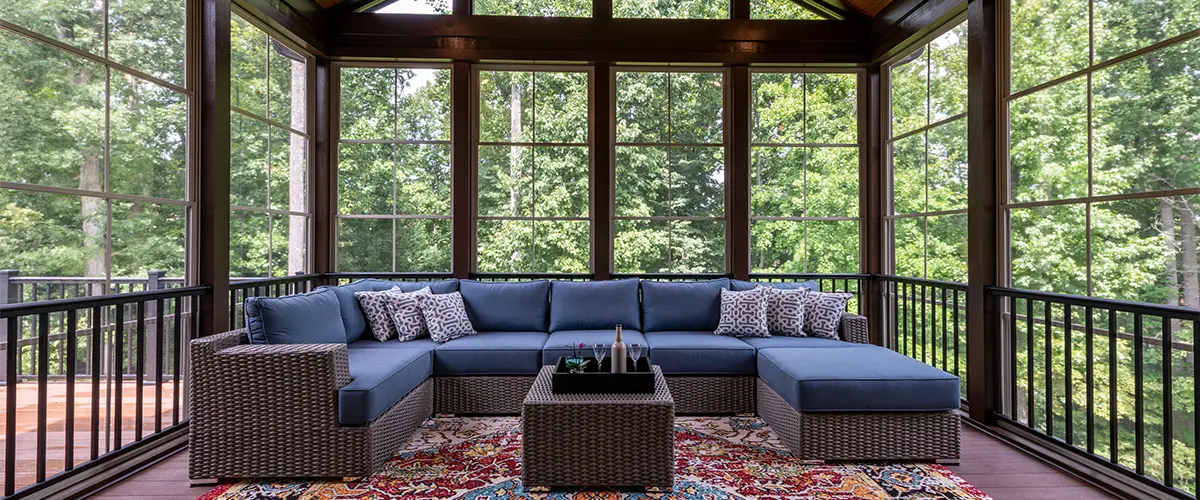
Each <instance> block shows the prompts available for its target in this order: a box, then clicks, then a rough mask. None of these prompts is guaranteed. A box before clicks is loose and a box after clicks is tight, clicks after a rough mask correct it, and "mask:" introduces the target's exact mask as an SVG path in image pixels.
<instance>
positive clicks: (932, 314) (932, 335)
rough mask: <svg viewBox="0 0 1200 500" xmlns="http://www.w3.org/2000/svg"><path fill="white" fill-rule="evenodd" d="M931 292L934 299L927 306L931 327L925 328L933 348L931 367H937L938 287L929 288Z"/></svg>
mask: <svg viewBox="0 0 1200 500" xmlns="http://www.w3.org/2000/svg"><path fill="white" fill-rule="evenodd" d="M929 291H930V292H931V295H932V297H930V298H929V304H927V305H926V307H928V308H929V320H930V323H929V325H926V327H925V328H926V329H927V330H929V343H930V347H931V349H930V351H931V352H930V358H931V361H930V362H929V366H937V364H938V343H937V339H938V335H937V332H938V324H937V300H938V289H937V287H929Z"/></svg>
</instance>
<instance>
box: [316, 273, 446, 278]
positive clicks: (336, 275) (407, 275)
mask: <svg viewBox="0 0 1200 500" xmlns="http://www.w3.org/2000/svg"><path fill="white" fill-rule="evenodd" d="M325 277H327V278H334V279H337V278H345V279H360V278H379V279H387V278H409V279H425V278H429V279H449V278H453V277H454V275H453V274H451V273H385V272H337V273H325Z"/></svg>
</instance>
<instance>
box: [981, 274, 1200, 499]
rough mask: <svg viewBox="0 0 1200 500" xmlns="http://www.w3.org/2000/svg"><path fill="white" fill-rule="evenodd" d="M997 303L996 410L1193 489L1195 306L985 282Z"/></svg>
mask: <svg viewBox="0 0 1200 500" xmlns="http://www.w3.org/2000/svg"><path fill="white" fill-rule="evenodd" d="M988 294H989V296H991V297H993V298H995V300H996V301H997V302H996V307H997V308H998V309H997V310H998V311H1001V323H1002V324H1001V325H1000V326H1001V330H1000V331H1001V332H1002V338H1003V344H1004V345H1002V346H997V348H998V352H999V353H1001V360H1002V363H1001V365H1002V366H1004V369H1003V372H1004V376H1003V377H1001V380H1003V382H1004V384H1003V385H1004V387H1003V392H1002V393H1003V394H1004V398H1003V399H1004V405H1003V408H1002V409H1001V411H999V412H997V414H996V416H997V417H998V418H999V419H1001V420H1002V421H1003V422H1004V423H1006V424H1008V425H1011V426H1014V427H1017V428H1019V429H1023V430H1025V431H1028V432H1030V433H1032V434H1034V435H1035V436H1038V437H1041V438H1043V439H1044V441H1046V442H1048V443H1052V444H1054V445H1057V446H1059V447H1060V448H1062V449H1065V450H1068V451H1069V452H1073V453H1077V454H1079V455H1081V456H1084V457H1087V458H1088V459H1091V460H1093V461H1095V462H1098V463H1101V464H1103V465H1106V466H1109V467H1110V468H1111V469H1113V470H1116V471H1118V472H1121V473H1124V474H1127V475H1129V476H1131V477H1135V478H1139V479H1142V480H1144V481H1146V482H1148V483H1150V484H1153V485H1156V486H1158V487H1160V488H1161V489H1162V490H1164V491H1166V492H1169V493H1172V494H1175V495H1179V496H1193V497H1194V496H1195V494H1196V478H1197V476H1198V475H1200V460H1198V459H1200V456H1197V446H1196V433H1197V430H1198V429H1200V413H1198V412H1197V411H1196V406H1195V404H1196V402H1197V401H1198V400H1200V398H1198V397H1197V394H1198V392H1197V391H1198V390H1200V386H1197V384H1196V381H1197V380H1200V376H1198V375H1200V364H1197V360H1196V352H1195V334H1196V331H1197V323H1198V322H1200V311H1197V310H1196V309H1189V308H1184V307H1175V306H1165V305H1154V304H1146V303H1137V302H1127V301H1120V300H1106V299H1096V298H1089V297H1079V296H1073V295H1062V294H1056V293H1046V292H1035V291H1029V290H1018V289H1013V288H989V289H988Z"/></svg>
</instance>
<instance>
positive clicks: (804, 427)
mask: <svg viewBox="0 0 1200 500" xmlns="http://www.w3.org/2000/svg"><path fill="white" fill-rule="evenodd" d="M758 414H759V416H760V417H761V418H762V419H763V420H764V421H765V422H767V425H769V426H771V429H772V430H774V431H775V433H776V434H778V435H779V437H780V439H782V440H783V442H784V444H786V445H787V447H788V449H789V450H791V451H792V453H793V454H794V455H795V456H796V457H797V458H801V459H806V460H957V459H958V458H959V447H960V442H959V439H960V432H961V430H962V429H961V428H960V425H961V423H960V422H959V417H958V414H957V413H955V412H953V411H941V412H905V413H801V412H798V411H796V410H795V409H794V408H792V407H791V405H789V404H788V403H787V401H784V399H783V397H781V396H780V395H779V394H778V393H776V392H775V390H774V389H771V387H770V386H769V385H767V383H766V382H764V381H763V380H762V379H758Z"/></svg>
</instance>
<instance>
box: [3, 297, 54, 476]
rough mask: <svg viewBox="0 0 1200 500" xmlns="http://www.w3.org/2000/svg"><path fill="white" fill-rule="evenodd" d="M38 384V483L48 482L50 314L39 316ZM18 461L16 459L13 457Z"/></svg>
mask: <svg viewBox="0 0 1200 500" xmlns="http://www.w3.org/2000/svg"><path fill="white" fill-rule="evenodd" d="M37 342H38V354H37V360H38V361H37V367H38V382H37V384H38V385H37V389H38V393H37V405H38V406H37V473H36V476H37V482H39V483H40V482H42V481H45V480H46V405H47V404H49V398H48V397H47V396H49V395H48V394H47V392H48V391H49V390H50V387H49V386H48V385H47V376H48V375H49V373H48V372H49V371H50V314H49V313H42V314H39V315H38V339H37ZM12 459H14V460H15V459H16V457H12Z"/></svg>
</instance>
